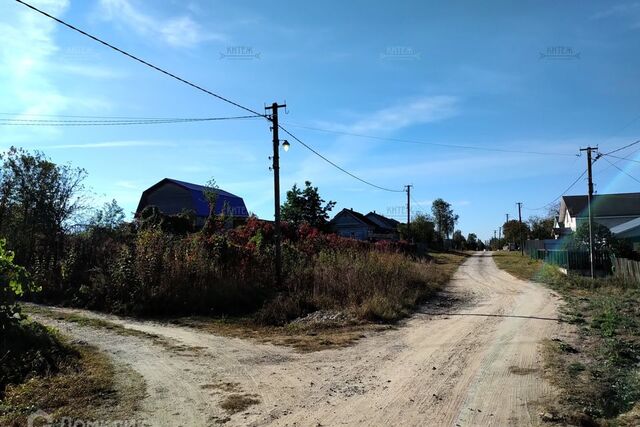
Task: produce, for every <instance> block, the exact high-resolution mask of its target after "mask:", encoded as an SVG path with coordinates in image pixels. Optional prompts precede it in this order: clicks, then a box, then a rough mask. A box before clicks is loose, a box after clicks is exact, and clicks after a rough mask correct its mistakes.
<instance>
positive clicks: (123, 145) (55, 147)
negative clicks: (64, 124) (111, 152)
mask: <svg viewBox="0 0 640 427" xmlns="http://www.w3.org/2000/svg"><path fill="white" fill-rule="evenodd" d="M173 146H174V144H171V143H168V142H161V141H136V140H132V141H106V142H92V143H88V144H56V145H41V146H38V147H32V148H36V149H39V150H47V149H48V150H59V149H71V148H79V149H97V148H126V147H173Z"/></svg>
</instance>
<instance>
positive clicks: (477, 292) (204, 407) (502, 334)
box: [41, 253, 562, 426]
mask: <svg viewBox="0 0 640 427" xmlns="http://www.w3.org/2000/svg"><path fill="white" fill-rule="evenodd" d="M439 301H440V302H439V303H434V304H431V305H427V306H425V307H424V308H423V309H422V310H421V312H420V313H418V314H416V315H414V316H413V317H412V318H411V319H410V320H408V321H407V323H406V325H405V326H403V327H401V328H399V329H397V330H391V331H387V332H384V333H378V334H374V335H372V336H370V337H368V338H366V339H363V340H361V341H360V342H359V343H358V344H356V345H354V346H352V347H349V348H344V349H337V350H325V351H321V352H316V353H309V354H300V353H297V352H295V351H293V350H291V349H289V348H284V347H276V346H272V345H267V344H256V343H255V342H252V341H247V340H241V339H237V338H226V337H219V336H213V335H210V334H206V333H203V332H200V331H197V330H194V329H190V328H185V327H178V326H170V325H169V326H168V325H163V324H159V323H154V322H137V321H131V320H128V319H121V318H117V317H113V316H104V315H98V314H94V313H90V312H82V313H83V314H84V315H86V316H94V317H101V318H106V319H108V320H110V321H113V322H117V323H119V324H121V325H123V326H125V327H126V328H131V329H137V330H141V331H145V332H149V333H153V334H157V335H160V336H162V337H166V338H167V339H169V340H171V342H175V343H176V345H182V346H185V347H184V348H183V350H182V351H172V350H168V349H167V348H166V346H165V347H163V346H161V345H158V344H156V343H153V341H152V340H149V339H145V338H140V337H135V336H122V335H118V334H116V333H113V332H110V331H108V330H104V329H103V330H96V329H92V328H90V327H86V326H78V325H75V324H71V323H64V322H60V321H53V320H50V319H49V320H47V318H41V320H42V321H44V322H45V323H49V324H52V325H54V326H57V327H58V328H60V329H61V330H62V331H63V332H65V333H67V334H69V335H71V336H73V337H74V338H76V339H80V340H83V341H87V342H89V343H92V344H95V345H97V346H98V347H99V348H101V349H103V350H104V351H105V352H107V353H108V354H109V355H111V356H112V357H113V359H114V360H115V361H116V362H120V363H126V364H129V365H130V366H131V367H132V368H133V369H134V370H136V371H138V372H139V373H140V374H142V375H143V376H144V378H145V380H146V382H147V392H148V397H147V398H146V399H145V400H144V402H142V407H143V409H142V411H141V414H139V415H140V417H141V418H143V419H146V420H147V422H148V424H149V425H153V426H156V425H157V426H165V425H166V426H176V425H183V426H200V425H214V424H215V423H216V422H222V421H224V422H226V423H227V425H255V426H259V425H299V426H318V425H329V426H334V425H372V426H383V425H403V426H409V425H416V426H418V425H419V426H456V425H460V426H479V425H495V426H505V425H518V426H520V425H537V424H539V423H540V422H539V417H538V412H539V408H538V407H537V404H538V402H539V401H541V400H542V399H545V398H546V399H548V398H553V394H554V390H553V389H551V387H550V386H549V385H548V384H547V383H546V382H545V381H543V379H542V376H541V356H540V353H539V350H540V346H539V342H540V340H541V339H543V338H547V337H552V336H554V335H555V334H556V333H558V332H559V330H560V328H561V327H562V326H561V324H559V323H558V322H557V321H556V320H555V319H556V317H557V310H556V309H557V302H558V297H557V296H556V295H554V294H553V293H552V292H550V291H549V290H547V289H545V288H544V287H542V286H539V285H535V284H532V283H528V282H524V281H521V280H517V279H515V278H514V277H512V276H510V275H509V274H507V273H505V272H503V271H501V270H499V269H498V268H497V267H496V266H495V264H494V262H493V259H492V258H491V256H490V254H488V253H487V254H483V253H480V254H477V255H476V256H473V257H470V258H469V259H467V261H465V263H464V264H463V265H462V266H461V267H460V268H459V270H458V271H457V272H456V274H455V276H454V278H453V280H452V282H451V284H450V285H449V287H448V289H447V292H446V293H445V295H444V296H443V298H441V299H440V300H439ZM452 301H456V302H455V303H452ZM69 311H72V310H69ZM220 383H234V384H236V385H235V386H234V387H232V388H235V389H236V391H237V392H240V393H250V394H255V395H256V396H257V399H259V400H260V403H259V404H257V405H254V406H251V407H249V408H248V409H246V410H245V411H242V412H240V413H237V414H234V415H231V416H230V418H229V417H228V415H227V413H226V412H225V411H224V410H222V409H221V408H220V406H219V404H220V402H221V401H222V400H223V399H225V398H226V397H228V396H229V395H230V394H231V393H232V392H233V391H230V390H226V389H220V387H217V386H215V385H216V384H220Z"/></svg>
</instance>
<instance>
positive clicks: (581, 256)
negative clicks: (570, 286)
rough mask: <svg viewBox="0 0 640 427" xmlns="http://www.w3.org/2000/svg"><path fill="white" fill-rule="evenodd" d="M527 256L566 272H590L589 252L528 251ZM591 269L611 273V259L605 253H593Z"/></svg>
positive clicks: (563, 250)
mask: <svg viewBox="0 0 640 427" xmlns="http://www.w3.org/2000/svg"><path fill="white" fill-rule="evenodd" d="M529 256H530V257H531V258H533V259H539V260H542V261H544V262H548V263H549V264H554V265H557V266H558V267H562V268H566V269H567V270H590V269H591V265H590V264H591V263H590V262H589V252H587V251H568V250H565V249H553V250H550V249H535V248H531V249H530V250H529ZM593 267H594V269H595V270H599V271H604V272H606V273H607V274H608V273H611V257H610V255H609V254H608V253H606V252H599V251H596V252H594V253H593Z"/></svg>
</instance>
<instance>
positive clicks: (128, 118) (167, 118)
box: [0, 112, 256, 120]
mask: <svg viewBox="0 0 640 427" xmlns="http://www.w3.org/2000/svg"><path fill="white" fill-rule="evenodd" d="M0 116H14V117H10V118H13V119H18V118H20V117H46V118H62V119H68V118H69V119H98V120H182V119H185V117H139V116H87V115H73V114H40V113H7V112H0ZM247 117H256V116H247ZM196 118H197V117H196ZM0 120H4V119H0Z"/></svg>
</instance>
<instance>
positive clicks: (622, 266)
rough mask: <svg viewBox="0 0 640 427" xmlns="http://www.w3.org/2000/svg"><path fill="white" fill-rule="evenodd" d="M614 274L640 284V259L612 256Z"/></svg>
mask: <svg viewBox="0 0 640 427" xmlns="http://www.w3.org/2000/svg"><path fill="white" fill-rule="evenodd" d="M611 261H612V263H613V275H614V276H616V277H621V278H623V279H625V280H628V281H630V282H633V283H635V284H636V285H640V261H634V260H631V259H626V258H615V257H612V260H611Z"/></svg>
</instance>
